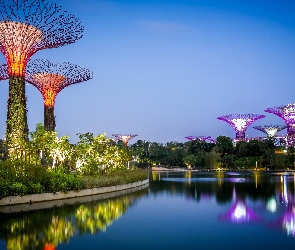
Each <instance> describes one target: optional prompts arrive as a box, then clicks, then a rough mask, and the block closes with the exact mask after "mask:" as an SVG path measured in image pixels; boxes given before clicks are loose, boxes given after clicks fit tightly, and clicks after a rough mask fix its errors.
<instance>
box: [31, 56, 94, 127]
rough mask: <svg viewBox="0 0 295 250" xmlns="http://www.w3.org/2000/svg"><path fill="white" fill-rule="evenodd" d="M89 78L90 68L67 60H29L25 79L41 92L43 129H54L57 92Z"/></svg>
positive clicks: (90, 74)
mask: <svg viewBox="0 0 295 250" xmlns="http://www.w3.org/2000/svg"><path fill="white" fill-rule="evenodd" d="M91 78H92V72H91V71H90V70H88V69H84V68H81V67H79V66H77V65H75V64H71V63H68V62H64V63H53V62H51V61H49V60H44V59H40V60H38V59H36V60H33V61H29V63H28V65H27V69H26V77H25V79H26V81H27V82H29V83H31V84H32V85H34V86H35V87H36V88H37V89H38V90H39V91H40V93H41V94H42V97H43V100H44V128H45V130H49V131H54V130H55V117H54V106H55V98H56V96H57V94H58V93H59V92H60V91H61V90H63V89H64V88H66V87H68V86H69V85H71V84H75V83H80V82H84V81H88V80H89V79H91Z"/></svg>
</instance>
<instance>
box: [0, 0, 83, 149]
mask: <svg viewBox="0 0 295 250" xmlns="http://www.w3.org/2000/svg"><path fill="white" fill-rule="evenodd" d="M83 31H84V28H83V26H82V25H81V24H80V22H79V20H78V19H77V18H75V17H74V16H73V15H70V14H67V12H65V11H63V10H62V8H61V7H60V6H57V5H56V4H54V3H50V2H47V1H46V0H0V51H1V52H2V53H3V55H4V57H5V59H6V61H7V65H8V74H9V98H8V105H7V109H8V110H7V121H6V142H7V145H8V147H9V148H13V147H21V145H23V143H25V142H27V141H28V124H27V109H26V95H25V78H24V76H25V69H26V65H27V62H28V60H29V58H30V57H31V56H32V55H33V54H35V53H36V52H37V51H39V50H42V49H47V48H56V47H60V46H63V45H66V44H70V43H74V42H75V41H76V40H78V39H80V38H81V37H82V33H83Z"/></svg>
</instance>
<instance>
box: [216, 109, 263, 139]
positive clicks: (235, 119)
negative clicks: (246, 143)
mask: <svg viewBox="0 0 295 250" xmlns="http://www.w3.org/2000/svg"><path fill="white" fill-rule="evenodd" d="M264 117H265V115H254V114H231V115H225V116H219V117H217V119H218V120H222V121H225V122H227V123H228V124H229V125H231V126H232V127H233V128H234V130H235V131H236V140H238V141H239V140H244V139H245V132H246V130H247V128H248V127H249V126H250V124H252V123H253V122H254V121H256V120H258V119H261V118H264Z"/></svg>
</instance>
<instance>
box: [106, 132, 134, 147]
mask: <svg viewBox="0 0 295 250" xmlns="http://www.w3.org/2000/svg"><path fill="white" fill-rule="evenodd" d="M112 136H113V137H114V138H115V140H116V141H123V143H124V145H127V143H128V141H129V140H131V139H132V138H134V137H135V136H138V135H136V134H130V135H122V134H112Z"/></svg>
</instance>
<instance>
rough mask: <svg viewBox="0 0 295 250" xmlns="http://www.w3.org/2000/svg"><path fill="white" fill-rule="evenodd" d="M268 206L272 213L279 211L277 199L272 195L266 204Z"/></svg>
mask: <svg viewBox="0 0 295 250" xmlns="http://www.w3.org/2000/svg"><path fill="white" fill-rule="evenodd" d="M266 208H267V210H268V211H270V212H271V213H274V212H276V211H277V201H276V199H275V197H274V196H273V197H270V198H269V199H268V201H267V204H266Z"/></svg>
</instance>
